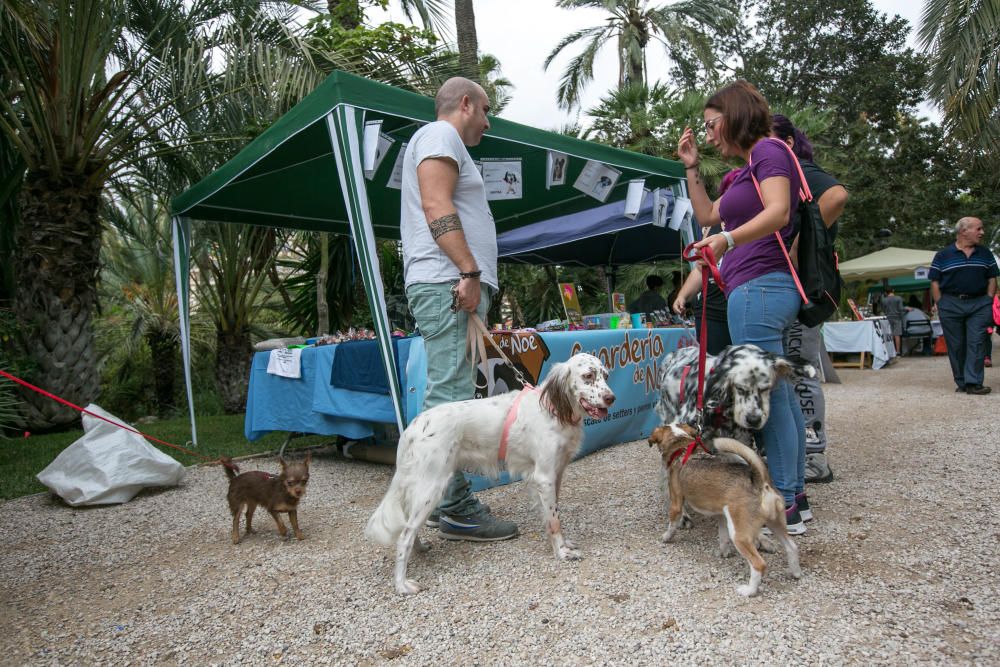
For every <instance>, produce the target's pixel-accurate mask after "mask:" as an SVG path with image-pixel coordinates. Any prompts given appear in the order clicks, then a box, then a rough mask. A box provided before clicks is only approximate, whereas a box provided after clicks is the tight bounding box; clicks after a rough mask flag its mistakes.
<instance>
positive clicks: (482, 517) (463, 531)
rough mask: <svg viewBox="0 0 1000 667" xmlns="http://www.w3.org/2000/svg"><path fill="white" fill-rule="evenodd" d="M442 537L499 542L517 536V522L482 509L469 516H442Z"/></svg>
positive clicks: (440, 526)
mask: <svg viewBox="0 0 1000 667" xmlns="http://www.w3.org/2000/svg"><path fill="white" fill-rule="evenodd" d="M439 528H440V532H441V537H443V538H445V539H446V540H469V541H470V542H497V541H499V540H509V539H510V538H512V537H517V524H516V523H514V522H513V521H502V520H500V519H497V518H496V517H494V516H493V515H492V514H490V513H489V512H485V511H483V510H482V509H481V510H479V511H478V512H476V513H475V514H472V515H469V516H448V515H447V514H444V515H442V516H441V523H440V525H439Z"/></svg>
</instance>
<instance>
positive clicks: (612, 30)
mask: <svg viewBox="0 0 1000 667" xmlns="http://www.w3.org/2000/svg"><path fill="white" fill-rule="evenodd" d="M556 5H557V6H559V7H564V8H566V9H578V8H593V9H600V10H602V11H604V12H605V13H606V14H607V18H606V19H605V21H604V24H603V25H599V26H594V27H591V28H583V29H582V30H578V31H576V32H574V33H571V34H569V35H567V36H566V37H564V38H563V39H562V41H560V42H559V43H558V44H557V45H556V47H555V48H554V49H552V52H551V53H550V54H549V55H548V57H547V58H546V59H545V63H544V65H543V66H544V68H545V69H548V68H549V65H551V64H552V61H553V60H555V58H556V57H557V56H558V55H559V54H560V53H562V52H563V51H564V50H565V49H566V48H567V47H569V46H570V45H571V44H576V43H580V42H582V43H584V49H583V51H582V52H581V53H580V54H578V55H576V56H574V57H573V58H572V59H571V60H570V61H569V63H568V64H567V66H566V69H565V70H563V74H562V81H561V82H560V83H559V89H558V91H557V93H556V97H557V100H558V102H559V105H560V106H561V107H563V108H565V109H569V108H572V107H574V106H576V105H577V104H579V101H580V95H581V93H582V92H583V89H584V88H585V87H586V85H587V84H588V83H590V82H591V81H592V80H593V78H594V60H595V58H596V57H597V54H598V52H599V51H600V50H601V49H602V48H603V47H604V46H606V45H607V44H609V43H611V42H613V43H614V44H615V48H616V51H617V54H618V85H619V86H622V85H624V84H626V83H632V84H642V83H644V82H645V81H646V80H647V68H646V47H647V46H648V45H649V44H650V42H659V43H660V44H661V45H662V46H663V48H664V49H665V50H666V52H667V54H668V55H671V54H672V53H675V52H676V50H677V49H678V48H679V47H680V46H682V45H686V46H687V47H689V48H691V49H692V50H693V51H694V53H695V54H697V56H698V58H699V59H700V60H701V62H702V63H704V64H705V66H706V67H709V66H710V65H711V64H712V63H713V62H714V59H715V58H714V55H713V51H712V47H711V43H710V42H709V40H708V38H707V37H706V36H705V33H704V31H703V27H713V28H719V27H722V26H723V25H724V24H725V23H726V22H728V21H732V20H733V14H732V12H731V11H730V9H729V7H728V5H727V3H726V2H718V1H716V0H684V1H682V2H677V3H674V4H671V5H654V6H650V4H649V1H648V0H558V1H557V3H556Z"/></svg>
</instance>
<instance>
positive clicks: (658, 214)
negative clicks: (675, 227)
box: [653, 188, 670, 227]
mask: <svg viewBox="0 0 1000 667" xmlns="http://www.w3.org/2000/svg"><path fill="white" fill-rule="evenodd" d="M669 210H670V198H669V197H668V195H667V191H666V190H664V189H661V188H656V189H655V190H653V226H654V227H666V226H667V211H669Z"/></svg>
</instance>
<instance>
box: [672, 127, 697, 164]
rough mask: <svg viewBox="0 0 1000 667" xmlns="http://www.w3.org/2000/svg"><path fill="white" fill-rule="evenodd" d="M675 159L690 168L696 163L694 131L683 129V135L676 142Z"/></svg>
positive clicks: (688, 128) (687, 128)
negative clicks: (677, 158)
mask: <svg viewBox="0 0 1000 667" xmlns="http://www.w3.org/2000/svg"><path fill="white" fill-rule="evenodd" d="M677 157H679V158H680V160H681V162H683V163H684V166H685V167H692V166H694V165H695V163H697V162H698V142H697V141H695V138H694V130H692V129H691V128H690V127H685V128H684V134H682V135H681V139H680V141H678V142H677Z"/></svg>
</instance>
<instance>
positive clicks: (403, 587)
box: [396, 579, 421, 595]
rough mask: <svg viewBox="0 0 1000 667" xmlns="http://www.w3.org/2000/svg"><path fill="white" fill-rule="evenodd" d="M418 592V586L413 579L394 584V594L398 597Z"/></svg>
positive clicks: (419, 589)
mask: <svg viewBox="0 0 1000 667" xmlns="http://www.w3.org/2000/svg"><path fill="white" fill-rule="evenodd" d="M420 591H421V588H420V584H418V583H417V582H415V581H414V580H413V579H407V580H406V581H404V582H403V583H401V584H399V583H397V584H396V592H397V593H399V594H400V595H416V594H417V593H419V592H420Z"/></svg>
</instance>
